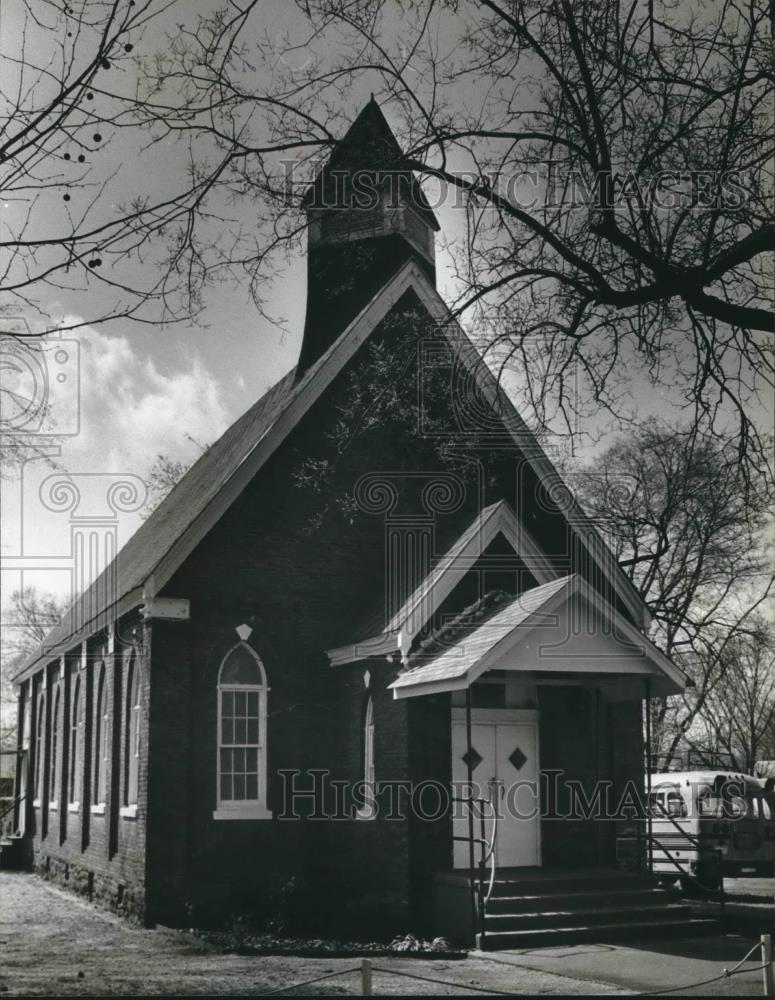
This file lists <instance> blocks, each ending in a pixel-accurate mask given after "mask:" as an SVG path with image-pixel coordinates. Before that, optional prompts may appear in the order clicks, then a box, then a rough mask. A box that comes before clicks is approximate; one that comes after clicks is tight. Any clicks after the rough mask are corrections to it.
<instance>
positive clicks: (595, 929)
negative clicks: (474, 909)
mask: <svg viewBox="0 0 775 1000" xmlns="http://www.w3.org/2000/svg"><path fill="white" fill-rule="evenodd" d="M718 929H719V926H718V921H717V920H714V919H712V918H709V917H708V918H703V917H693V918H689V919H682V920H664V921H662V920H660V921H655V920H648V921H643V920H641V921H633V922H632V923H615V924H594V925H588V926H584V927H543V928H535V929H532V930H521V931H496V932H493V933H492V934H490V933H486V934H485V936H484V940H482V938H481V935H477V939H476V944H477V947H478V948H479V949H481V950H483V951H498V950H501V951H502V950H505V949H511V948H536V947H551V946H553V945H562V944H581V943H587V942H595V943H598V942H606V941H611V942H613V941H642V940H645V939H648V938H650V939H654V938H671V939H672V938H675V937H694V936H700V935H701V934H717V933H718Z"/></svg>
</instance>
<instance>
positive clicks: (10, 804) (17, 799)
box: [0, 794, 27, 836]
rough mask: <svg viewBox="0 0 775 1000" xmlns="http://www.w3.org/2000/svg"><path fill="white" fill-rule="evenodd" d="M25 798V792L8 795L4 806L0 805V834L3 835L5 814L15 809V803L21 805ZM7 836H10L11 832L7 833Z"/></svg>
mask: <svg viewBox="0 0 775 1000" xmlns="http://www.w3.org/2000/svg"><path fill="white" fill-rule="evenodd" d="M26 798H27V796H26V794H25V795H18V796H17V795H14V796H9V797H8V800H7V802H6V803H5V808H2V807H0V836H3V835H5V834H4V830H3V824H4V823H5V819H6V816H8V814H9V813H13V812H14V811H15V809H16V805H17V803H18V804H19V805H20V806H21V804H22V802H24V800H25V799H26ZM7 836H11V834H7Z"/></svg>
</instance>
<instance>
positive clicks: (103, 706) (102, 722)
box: [92, 666, 110, 807]
mask: <svg viewBox="0 0 775 1000" xmlns="http://www.w3.org/2000/svg"><path fill="white" fill-rule="evenodd" d="M108 721H109V720H108V684H107V677H106V676H105V667H104V666H103V667H102V669H101V670H100V680H99V684H98V686H97V716H96V718H95V720H94V743H93V749H94V783H93V785H92V798H93V801H94V805H95V806H103V807H104V805H105V788H106V779H107V770H108V756H109V750H110V726H109V725H108Z"/></svg>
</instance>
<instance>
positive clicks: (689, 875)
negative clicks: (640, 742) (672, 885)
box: [646, 799, 726, 934]
mask: <svg viewBox="0 0 775 1000" xmlns="http://www.w3.org/2000/svg"><path fill="white" fill-rule="evenodd" d="M653 804H654V805H656V806H658V807H659V809H660V810H661V811H662V813H663V815H664V818H665V819H668V820H669V821H670V822H671V823H672V824H673V826H674V827H675V828H676V830H678V832H679V833H680V834H681V836H682V837H685V838H686V839H687V840H688V841H689V843H690V844H692V845H693V846H694V847H695V848H696V849H697V854H698V856H699V854H700V852H701V851H707V850H708V847H707V846H706V845H704V844H703V843H702V842H701V841H700V839H699V838H698V837H695V836H694V834H692V833H689V831H688V830H685V829H684V828H683V827H682V826H681V825H680V823H678V822H677V821H676V819H675V817H674V816H671V815H670V813H669V812H667V810H666V809H665V807H664V806H663V805H662V803H661V802H660V801H659V800H658V799H655V800H654V802H653ZM651 806H652V803H651V802H650V803H649V809H651ZM646 836H647V837H648V840H649V842H650V843H651V844H652V845H653V844H656V846H657V847H658V848H659V849H660V850H661V851H662V853H663V854H665V856H666V857H667V858H668V860H669V861H670V862H671V863H672V864H673V865H674V866H675V867H676V868H677V869H678V870H679V871H680V872H681V874H682V875H683V876H684V877H685V878H689V879H691V880H692V881H693V882H696V884H697V885H698V886H699V887H700V888H701V889H703V890H704V891H705V892H710V893H712V894H717V895H718V904H719V909H720V918H721V931H722V934H723V932H724V924H725V912H726V911H725V906H724V896H725V893H724V856H723V854H722V852H721V848H719V847H716V848H714V849H713V853H714V854H715V855H716V857H717V858H718V870H719V878H720V880H721V881H720V886H719V888H718V889H713V888H712V887H710V886H708V885H705V884H704V883H703V882H702V880H701V879H699V878H698V877H697V876H696V875H694V874H692V873H691V872H690V871H687V870H686V868H684V867H683V865H682V863H681V862H680V861H679V860H678V859H677V858H674V857H673V855H672V854H671V853H670V850H669V849H668V848H667V847H666V846H665V845H664V843H663V842H662V841H660V839H659V837H657V836H656V835H655V834H654V833H647V834H646ZM650 857H651V870H652V872H653V870H654V855H653V851H652V852H650Z"/></svg>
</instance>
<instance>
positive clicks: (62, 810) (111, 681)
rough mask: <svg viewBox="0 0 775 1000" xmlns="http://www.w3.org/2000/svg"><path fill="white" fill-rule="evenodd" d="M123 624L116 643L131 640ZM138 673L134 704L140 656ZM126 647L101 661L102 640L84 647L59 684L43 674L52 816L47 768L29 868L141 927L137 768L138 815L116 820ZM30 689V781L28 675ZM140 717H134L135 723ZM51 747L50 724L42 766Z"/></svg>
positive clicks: (32, 817) (54, 671)
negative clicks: (100, 719)
mask: <svg viewBox="0 0 775 1000" xmlns="http://www.w3.org/2000/svg"><path fill="white" fill-rule="evenodd" d="M131 628H132V624H131V622H124V623H122V625H121V629H120V630H119V635H120V636H121V635H124V636H126V635H127V634H129V633H130V632H131ZM139 654H140V655H139V657H138V669H140V670H141V693H142V694H141V697H142V698H147V690H148V688H147V682H146V677H147V664H146V663H145V662H144V659H145V658H144V656H143V652H142V649H140V650H139ZM130 655H131V647H130V646H128V645H126V644H125V643H123V642H121V641H119V642H118V643H117V645H116V652H115V654H114V655H112V656H109V655H107V653H106V640H105V639H104V637H103V638H102V639H100V640H98V641H95V642H94V643H92V644H90V647H89V655H88V657H87V662H86V666H85V668H84V669H81V668H80V655H76V653H75V652H73V654H72V655H70V656H68V657H66V658H65V676H64V678H63V679H61V680H58V678H59V667H58V665H57V664H54V665H53V666H50V667H49V668H48V671H47V673H48V677H47V680H46V685H47V688H48V694H47V713H49V712H50V711H51V706H52V705H53V701H52V698H51V693H52V689H53V685H54V684H55V683H56V682H57V680H58V683H59V685H60V688H61V694H60V711H59V719H58V724H59V740H58V751H57V758H58V772H59V795H58V808H57V809H56V810H51V809H50V808H49V799H50V788H49V786H48V782H49V777H48V768H45V769H44V772H43V773H44V781H43V785H44V788H43V792H44V794H43V796H42V799H41V804H40V805H39V806H33V805H32V803H30V805H29V810H28V827H27V829H28V830H29V831H30V833H31V838H32V850H33V861H34V865H35V868H36V870H37V871H38V872H40V873H41V874H42V875H43V876H44V877H47V878H50V879H52V880H53V881H56V882H57V883H58V884H60V885H63V886H64V887H66V888H69V889H71V890H72V891H74V892H76V893H78V894H80V895H83V896H86V897H87V898H88V899H90V900H92V901H94V902H95V903H97V904H99V905H102V906H105V907H108V908H110V909H113V910H115V911H117V912H120V913H123V914H125V915H127V916H130V917H132V918H134V919H138V920H142V919H144V915H145V830H146V809H145V784H146V767H145V762H144V761H143V760H141V767H140V774H139V782H138V784H139V796H138V810H137V816H136V817H135V818H128V817H124V816H121V815H120V809H121V805H122V803H123V785H122V782H123V780H124V776H123V766H122V761H123V757H124V750H125V744H126V735H127V734H126V713H125V711H123V706H124V705H125V698H126V693H125V690H124V688H125V685H126V680H127V663H128V658H129V656H130ZM103 663H104V664H105V671H106V673H105V676H106V683H107V691H108V717H109V720H110V721H109V727H110V741H109V753H110V757H109V761H108V768H107V772H106V797H105V812H104V815H99V814H97V813H95V812H93V811H92V808H91V806H92V802H93V778H94V751H95V747H94V742H95V734H96V713H97V709H98V706H97V704H96V700H97V690H96V689H97V683H98V680H97V679H98V676H99V670H100V669H101V665H102V664H103ZM76 672H77V673H78V674H79V675H80V678H81V698H82V699H83V701H82V704H83V710H82V725H81V728H80V734H79V736H80V738H79V747H78V759H79V760H80V767H81V775H82V777H81V789H80V804H79V808H78V811H77V812H75V811H72V810H71V809H70V808H69V801H68V800H69V795H68V792H69V762H70V747H69V739H70V714H69V713H70V711H71V700H70V699H71V697H72V692H73V679H74V677H75V676H76ZM33 680H34V684H33V689H32V690H33V712H32V718H33V719H34V723H33V730H32V732H31V759H30V768H31V773H34V768H35V759H34V754H35V749H36V742H37V741H36V732H35V728H34V726H35V725H36V723H37V705H38V698H39V696H40V688H41V684H42V682H43V672H41V673H40V674H38V675H36V676H35V678H34V679H33ZM142 714H143V713H141V717H142ZM142 729H143V730H145V732H144V733H143V742H144V743H147V724H146V723H145V722H143V723H142ZM50 740H51V720H49V723H48V725H47V728H46V733H45V737H44V741H43V747H44V754H45V760H48V759H49V753H50V750H49V749H47V746H48V745H49V744H50Z"/></svg>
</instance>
